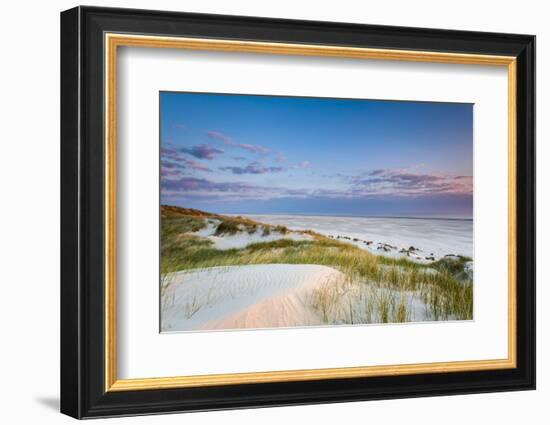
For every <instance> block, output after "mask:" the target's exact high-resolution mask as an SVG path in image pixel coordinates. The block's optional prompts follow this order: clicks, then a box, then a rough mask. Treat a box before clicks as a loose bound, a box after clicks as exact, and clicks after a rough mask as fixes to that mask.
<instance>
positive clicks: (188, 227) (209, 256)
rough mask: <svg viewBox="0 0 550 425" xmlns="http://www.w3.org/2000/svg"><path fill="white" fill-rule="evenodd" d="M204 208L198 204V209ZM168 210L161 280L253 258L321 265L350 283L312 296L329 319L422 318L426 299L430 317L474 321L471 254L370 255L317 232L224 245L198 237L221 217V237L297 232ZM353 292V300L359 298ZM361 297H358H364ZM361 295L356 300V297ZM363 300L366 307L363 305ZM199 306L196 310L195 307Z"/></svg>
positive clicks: (325, 287) (313, 303) (385, 320)
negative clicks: (426, 258) (467, 268)
mask: <svg viewBox="0 0 550 425" xmlns="http://www.w3.org/2000/svg"><path fill="white" fill-rule="evenodd" d="M193 211H196V210H193ZM199 213H202V212H198V213H193V214H192V215H185V214H173V215H167V214H165V215H163V218H162V225H161V284H162V282H163V281H164V280H163V279H164V278H165V277H166V276H168V275H169V274H170V273H172V272H176V271H185V270H193V269H203V268H211V267H223V266H242V265H253V264H317V265H324V266H329V267H333V268H335V269H337V270H339V271H340V272H342V273H343V274H344V275H345V276H346V277H347V279H346V282H345V284H344V286H342V285H340V286H334V285H328V284H327V285H322V286H321V287H320V288H318V289H317V290H316V291H314V292H313V293H312V294H311V296H310V297H309V300H308V302H309V303H310V305H311V306H312V307H313V308H314V309H315V310H317V311H318V312H319V314H320V316H321V317H322V320H323V321H324V322H325V323H348V324H353V323H401V322H408V321H411V320H414V319H415V317H414V315H413V306H412V303H413V299H418V300H421V301H422V303H423V304H424V306H425V309H426V315H425V317H427V318H429V319H430V320H471V319H472V318H473V285H472V281H471V279H470V278H469V277H468V276H467V275H466V274H465V273H464V264H465V263H466V262H467V261H470V259H469V258H467V257H459V258H458V259H451V258H444V259H441V260H439V261H435V262H432V263H429V264H420V263H415V262H413V261H411V260H408V259H406V258H399V259H394V258H388V257H384V256H378V255H374V254H371V253H369V252H368V251H365V250H363V249H361V248H359V247H357V246H355V245H353V244H350V243H346V242H342V241H340V240H336V239H332V238H327V237H324V236H322V235H319V234H317V233H315V232H304V233H307V234H309V235H310V236H312V237H311V238H309V239H307V240H293V239H285V238H282V239H277V240H273V241H268V242H258V243H252V244H250V245H248V246H246V247H244V248H233V249H225V250H220V249H216V248H215V247H214V246H213V244H212V243H211V242H210V241H209V240H208V239H206V238H201V237H198V236H196V235H193V234H192V233H193V232H197V231H199V230H201V229H203V228H204V227H205V226H206V221H207V220H208V219H210V218H215V219H216V220H218V221H219V223H218V224H217V227H216V230H215V235H217V236H223V235H234V234H236V233H237V232H241V231H246V232H249V233H254V232H256V231H257V230H258V229H260V226H261V227H263V229H262V230H263V231H262V234H263V235H264V236H267V235H269V234H270V233H271V232H278V233H279V234H281V235H285V234H287V233H288V232H289V230H288V229H287V228H286V227H283V226H269V225H264V224H261V223H257V222H254V221H252V220H249V219H246V218H243V217H225V216H220V215H207V213H202V215H201V214H199ZM352 298H353V300H352ZM358 300H359V301H360V302H357V301H358ZM352 301H353V302H352ZM358 306H360V307H358ZM193 310H194V308H193V307H192V305H191V306H190V308H189V311H191V312H192V311H193Z"/></svg>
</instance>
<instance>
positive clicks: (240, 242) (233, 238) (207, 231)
mask: <svg viewBox="0 0 550 425" xmlns="http://www.w3.org/2000/svg"><path fill="white" fill-rule="evenodd" d="M218 224H220V221H219V220H216V219H209V220H208V222H207V224H206V227H204V228H202V229H201V230H199V231H198V232H194V233H192V235H195V236H200V237H202V238H206V239H208V240H210V241H212V242H213V244H214V247H215V248H216V249H221V250H224V249H233V248H237V249H241V248H245V247H247V246H248V245H250V244H253V243H258V242H272V241H276V240H280V239H292V240H294V241H303V240H312V239H313V238H312V237H311V236H310V235H307V234H305V233H301V232H291V231H289V232H286V233H280V232H277V231H275V230H270V233H269V234H268V235H264V233H263V232H264V226H258V229H257V230H256V231H255V232H254V233H248V232H247V231H246V230H244V229H243V230H242V231H240V232H237V233H235V234H233V235H229V234H225V235H221V236H215V235H214V233H215V232H216V228H217V227H218Z"/></svg>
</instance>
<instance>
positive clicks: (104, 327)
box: [61, 7, 535, 418]
mask: <svg viewBox="0 0 550 425" xmlns="http://www.w3.org/2000/svg"><path fill="white" fill-rule="evenodd" d="M534 70H535V37H534V36H530V35H517V34H495V33H479V32H464V31H450V30H434V29H418V28H400V27H390V26H369V25H355V24H343V23H328V22H311V21H293V20H278V19H265V18H251V17H238V16H220V15H201V14H187V13H175V12H160V11H143V10H129V9H109V8H94V7H77V8H74V9H71V10H68V11H65V12H63V13H62V14H61V104H62V108H61V112H62V123H61V163H62V170H61V174H62V176H61V177H62V178H61V194H62V205H61V207H62V208H61V210H62V218H61V220H62V230H61V242H62V244H61V245H62V253H61V254H62V278H61V356H62V357H61V411H62V412H63V413H65V414H68V415H71V416H73V417H76V418H91V417H104V416H121V415H137V414H148V413H163V412H178V411H181V412H185V411H198V410H214V409H229V408H241V407H258V406H275V405H291V404H307V403H326V402H340V401H353V400H369V399H384V398H399V397H416V396H433V395H449V394H464V393H481V392H489V391H511V390H525V389H534V388H535V229H534V228H535V220H534V214H535V208H534V205H535V182H534V178H535V169H534V164H535V158H534V156H535V153H534V146H535V134H534V128H535V127H534V122H535V110H534V105H535V104H534V99H535V94H534V93H535V78H534V77H535V75H534Z"/></svg>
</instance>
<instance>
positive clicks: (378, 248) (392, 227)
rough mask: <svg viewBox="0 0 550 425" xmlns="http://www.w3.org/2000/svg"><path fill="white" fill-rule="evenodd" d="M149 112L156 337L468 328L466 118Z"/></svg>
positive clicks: (260, 103)
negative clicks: (155, 179)
mask: <svg viewBox="0 0 550 425" xmlns="http://www.w3.org/2000/svg"><path fill="white" fill-rule="evenodd" d="M159 105H160V111H159V119H160V129H159V130H160V131H159V137H160V141H159V142H160V167H159V172H160V205H159V216H160V230H161V231H160V276H159V278H160V328H161V329H160V330H161V332H162V333H168V332H182V331H213V330H238V329H273V328H292V327H306V326H338V325H348V326H350V325H368V324H395V323H406V322H408V323H410V322H428V321H429V322H434V321H463V320H473V319H474V311H473V301H474V300H473V299H474V278H473V277H474V263H473V252H474V240H473V228H474V221H473V119H474V105H473V104H471V103H447V102H425V101H410V100H407V101H401V100H384V99H380V100H374V99H341V98H323V97H291V96H271V95H253V94H223V93H196V92H166V91H162V92H160V93H159Z"/></svg>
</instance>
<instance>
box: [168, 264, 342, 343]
mask: <svg viewBox="0 0 550 425" xmlns="http://www.w3.org/2000/svg"><path fill="white" fill-rule="evenodd" d="M343 280H345V276H344V275H343V274H342V273H340V272H339V271H337V270H335V269H333V268H331V267H326V266H320V265H310V264H302V265H290V264H266V265H263V264H262V265H250V266H232V267H213V268H209V269H198V270H194V271H190V272H178V273H173V274H172V275H170V276H169V277H168V279H167V287H166V289H165V290H164V291H163V294H162V326H161V327H162V331H163V332H170V331H188V330H205V329H211V330H212V329H238V328H241V329H242V328H273V327H290V326H307V325H319V324H322V322H321V318H320V317H319V314H318V313H317V312H316V311H315V310H314V309H313V308H312V307H311V306H310V303H309V302H308V299H307V297H308V295H309V294H310V293H311V291H312V290H314V289H315V288H318V287H321V286H322V285H333V284H334V285H336V284H338V283H341V282H342V281H343Z"/></svg>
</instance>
